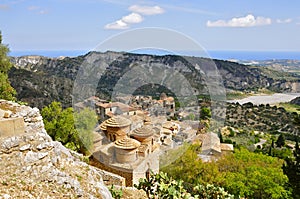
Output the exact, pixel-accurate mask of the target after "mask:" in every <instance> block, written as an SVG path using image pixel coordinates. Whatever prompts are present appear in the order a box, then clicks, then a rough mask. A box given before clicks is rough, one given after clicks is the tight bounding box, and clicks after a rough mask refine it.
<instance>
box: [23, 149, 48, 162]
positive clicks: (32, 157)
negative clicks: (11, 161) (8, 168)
mask: <svg viewBox="0 0 300 199" xmlns="http://www.w3.org/2000/svg"><path fill="white" fill-rule="evenodd" d="M47 155H48V152H45V153H41V152H40V153H38V152H32V151H28V153H27V154H26V155H25V158H24V161H25V162H26V163H32V162H36V161H38V160H40V159H43V158H44V157H46V156H47Z"/></svg>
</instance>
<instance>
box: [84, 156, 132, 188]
mask: <svg viewBox="0 0 300 199" xmlns="http://www.w3.org/2000/svg"><path fill="white" fill-rule="evenodd" d="M90 164H91V165H93V166H95V167H97V168H99V169H101V170H105V171H108V172H110V173H114V174H116V175H119V176H122V177H123V179H125V181H119V182H114V183H119V184H113V185H120V186H127V187H131V186H133V176H132V172H125V171H120V170H117V169H114V168H111V167H108V166H106V165H104V164H102V163H101V162H99V161H98V160H97V159H95V158H94V157H92V158H91V159H90ZM108 177H109V176H108ZM110 182H112V181H107V185H112V184H110Z"/></svg>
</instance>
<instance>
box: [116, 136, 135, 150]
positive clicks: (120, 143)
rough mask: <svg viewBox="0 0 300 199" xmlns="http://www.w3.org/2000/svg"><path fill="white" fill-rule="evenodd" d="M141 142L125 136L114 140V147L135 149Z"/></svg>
mask: <svg viewBox="0 0 300 199" xmlns="http://www.w3.org/2000/svg"><path fill="white" fill-rule="evenodd" d="M140 145H141V143H140V142H139V141H137V140H135V139H132V138H129V137H125V138H123V139H121V140H117V141H115V147H116V148H119V149H128V150H129V149H136V148H138V147H139V146H140Z"/></svg>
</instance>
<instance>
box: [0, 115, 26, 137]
mask: <svg viewBox="0 0 300 199" xmlns="http://www.w3.org/2000/svg"><path fill="white" fill-rule="evenodd" d="M24 132H25V123H24V119H23V118H21V117H19V118H0V138H4V137H9V136H17V135H21V134H22V133H24Z"/></svg>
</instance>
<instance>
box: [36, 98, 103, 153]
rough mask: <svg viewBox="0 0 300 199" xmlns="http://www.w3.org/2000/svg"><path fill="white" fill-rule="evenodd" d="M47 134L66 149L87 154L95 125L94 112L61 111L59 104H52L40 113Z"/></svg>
mask: <svg viewBox="0 0 300 199" xmlns="http://www.w3.org/2000/svg"><path fill="white" fill-rule="evenodd" d="M41 114H42V116H43V120H44V124H45V129H46V131H47V133H48V134H49V135H50V136H51V137H52V139H53V140H56V141H59V142H61V143H62V144H63V145H65V146H66V147H68V148H70V149H72V150H75V151H78V152H81V153H83V154H89V152H90V150H91V149H92V146H93V129H94V127H95V125H96V124H97V117H96V114H95V112H94V111H92V110H90V109H88V108H85V109H83V110H82V111H80V112H74V111H73V109H72V108H66V109H63V108H62V106H61V103H59V102H52V103H51V104H50V105H49V106H47V107H45V108H43V110H42V112H41Z"/></svg>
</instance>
